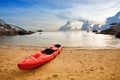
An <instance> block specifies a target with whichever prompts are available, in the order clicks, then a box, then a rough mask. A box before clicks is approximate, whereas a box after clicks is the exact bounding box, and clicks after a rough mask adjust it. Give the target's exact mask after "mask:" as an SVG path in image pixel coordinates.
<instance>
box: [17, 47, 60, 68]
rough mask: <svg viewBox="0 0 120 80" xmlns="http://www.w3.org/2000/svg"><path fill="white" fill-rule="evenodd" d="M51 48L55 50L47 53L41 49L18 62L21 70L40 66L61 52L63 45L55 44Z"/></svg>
mask: <svg viewBox="0 0 120 80" xmlns="http://www.w3.org/2000/svg"><path fill="white" fill-rule="evenodd" d="M49 49H51V50H52V51H54V52H53V53H52V54H46V53H45V52H44V51H45V50H42V51H39V52H37V53H34V54H33V55H30V56H28V57H26V58H25V59H23V60H22V61H20V62H19V63H18V68H19V69H21V70H30V69H34V68H36V67H39V66H41V65H43V64H45V63H47V62H49V61H51V60H53V59H54V58H55V57H56V56H57V55H58V54H60V52H61V51H62V47H61V46H60V47H55V46H54V45H52V46H50V47H49Z"/></svg>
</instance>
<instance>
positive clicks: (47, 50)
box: [43, 48, 56, 55]
mask: <svg viewBox="0 0 120 80" xmlns="http://www.w3.org/2000/svg"><path fill="white" fill-rule="evenodd" d="M55 51H56V50H52V49H50V48H46V49H45V50H44V51H43V52H44V54H47V55H50V54H52V53H54V52H55Z"/></svg>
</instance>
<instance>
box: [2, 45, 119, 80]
mask: <svg viewBox="0 0 120 80" xmlns="http://www.w3.org/2000/svg"><path fill="white" fill-rule="evenodd" d="M42 49H44V48H42V47H41V48H38V47H37V48H36V47H32V48H31V47H16V48H7V47H2V48H0V80H120V49H80V48H63V51H62V52H61V54H60V55H58V56H57V57H56V58H55V59H54V60H52V61H50V62H49V63H47V64H45V65H43V66H40V67H38V68H36V69H33V70H29V71H22V70H20V69H18V67H17V64H18V62H19V61H20V60H22V59H24V58H25V57H26V56H28V55H31V54H33V53H35V52H38V51H39V50H42Z"/></svg>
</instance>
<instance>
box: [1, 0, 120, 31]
mask: <svg viewBox="0 0 120 80" xmlns="http://www.w3.org/2000/svg"><path fill="white" fill-rule="evenodd" d="M119 4H120V0H0V19H2V20H4V21H5V22H7V23H9V24H14V25H17V26H20V27H23V28H25V29H32V30H37V29H43V30H56V29H58V28H59V27H60V26H62V25H64V24H65V23H66V22H67V21H68V20H77V19H87V20H90V21H94V22H96V23H102V22H104V21H105V20H106V18H107V17H110V16H114V15H115V14H116V13H117V12H119V11H120V5H119Z"/></svg>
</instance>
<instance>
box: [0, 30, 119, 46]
mask: <svg viewBox="0 0 120 80" xmlns="http://www.w3.org/2000/svg"><path fill="white" fill-rule="evenodd" d="M52 44H61V45H62V46H63V47H79V48H120V39H119V38H116V37H115V36H112V35H104V34H95V33H92V32H86V31H55V32H42V33H41V32H36V33H34V34H31V35H22V36H20V35H17V36H2V37H0V46H29V47H33V46H35V47H48V46H50V45H52Z"/></svg>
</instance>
